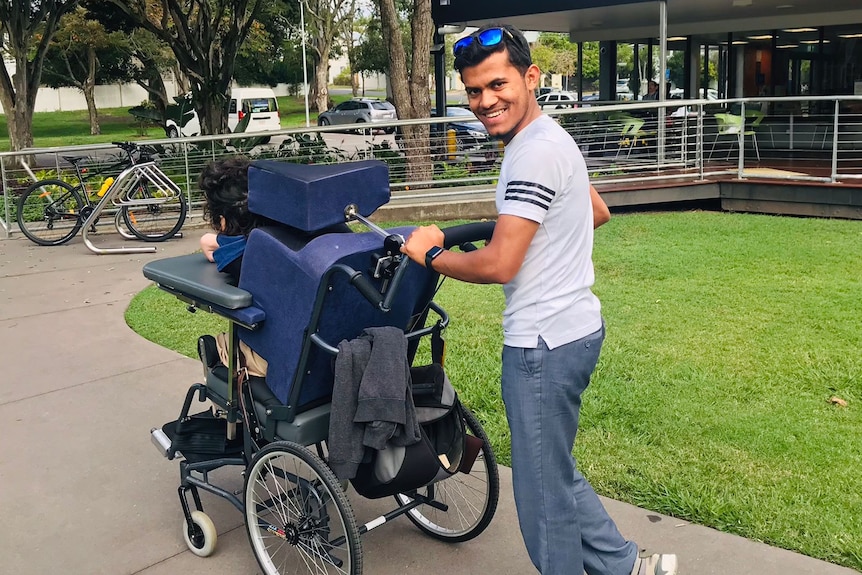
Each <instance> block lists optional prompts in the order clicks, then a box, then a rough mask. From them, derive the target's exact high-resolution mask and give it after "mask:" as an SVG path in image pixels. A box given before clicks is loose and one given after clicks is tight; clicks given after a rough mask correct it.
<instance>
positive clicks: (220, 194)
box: [198, 156, 266, 236]
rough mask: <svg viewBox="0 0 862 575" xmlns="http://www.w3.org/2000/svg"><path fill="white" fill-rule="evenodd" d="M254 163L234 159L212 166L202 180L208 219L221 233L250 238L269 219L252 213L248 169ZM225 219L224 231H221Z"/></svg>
mask: <svg viewBox="0 0 862 575" xmlns="http://www.w3.org/2000/svg"><path fill="white" fill-rule="evenodd" d="M250 163H251V161H250V160H249V159H248V158H244V157H242V156H233V157H230V158H225V159H222V160H217V161H214V162H210V163H209V164H207V165H206V167H204V169H203V171H202V172H201V175H200V177H199V178H198V186H199V187H200V189H201V190H202V191H203V193H204V197H205V198H206V205H204V218H205V219H206V220H208V221H209V223H210V225H211V226H212V227H213V229H214V230H216V231H217V232H221V233H223V234H225V235H229V236H239V235H245V236H247V235H248V234H249V233H250V232H251V230H253V229H254V228H256V227H258V226H261V225H265V223H266V219H265V218H263V217H261V216H258V215H256V214H253V213H251V212H249V211H248V166H249V164H250ZM221 218H224V229H222V227H221Z"/></svg>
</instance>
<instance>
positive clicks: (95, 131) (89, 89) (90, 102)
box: [81, 46, 102, 136]
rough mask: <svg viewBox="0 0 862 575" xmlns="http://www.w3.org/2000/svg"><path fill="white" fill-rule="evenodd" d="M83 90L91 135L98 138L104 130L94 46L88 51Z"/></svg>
mask: <svg viewBox="0 0 862 575" xmlns="http://www.w3.org/2000/svg"><path fill="white" fill-rule="evenodd" d="M81 90H82V91H83V92H84V99H85V100H86V101H87V112H88V113H89V114H90V135H91V136H98V135H99V134H101V133H102V129H101V128H100V127H99V113H98V111H97V110H96V96H95V92H96V49H95V48H93V47H92V46H90V47H89V49H88V50H87V79H86V80H84V85H83V86H82V87H81Z"/></svg>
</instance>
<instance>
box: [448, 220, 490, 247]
mask: <svg viewBox="0 0 862 575" xmlns="http://www.w3.org/2000/svg"><path fill="white" fill-rule="evenodd" d="M496 224H497V222H494V221H487V222H474V223H470V224H462V225H460V226H452V227H450V228H444V229H443V230H442V231H443V247H444V248H446V249H447V250H448V249H451V248H453V247H455V246H461V245H462V244H471V243H473V242H479V241H488V240H490V239H491V236H493V235H494V226H495V225H496ZM462 249H463V248H462ZM465 251H469V249H467V250H465Z"/></svg>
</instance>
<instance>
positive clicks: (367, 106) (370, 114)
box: [317, 98, 397, 133]
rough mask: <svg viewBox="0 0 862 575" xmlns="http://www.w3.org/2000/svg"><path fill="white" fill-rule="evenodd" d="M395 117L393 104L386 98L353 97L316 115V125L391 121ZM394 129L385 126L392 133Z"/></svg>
mask: <svg viewBox="0 0 862 575" xmlns="http://www.w3.org/2000/svg"><path fill="white" fill-rule="evenodd" d="M396 119H397V116H396V115H395V106H393V105H392V104H390V103H389V102H387V101H386V100H375V99H371V98H354V99H352V100H347V101H346V102H342V103H340V104H338V105H337V106H335V107H334V108H332V109H331V110H327V111H325V112H322V113H321V114H320V115H319V116H318V117H317V125H318V126H329V125H338V124H363V123H373V122H393V121H395V120H396ZM394 130H395V128H394V127H392V128H386V132H388V133H392V132H393V131H394Z"/></svg>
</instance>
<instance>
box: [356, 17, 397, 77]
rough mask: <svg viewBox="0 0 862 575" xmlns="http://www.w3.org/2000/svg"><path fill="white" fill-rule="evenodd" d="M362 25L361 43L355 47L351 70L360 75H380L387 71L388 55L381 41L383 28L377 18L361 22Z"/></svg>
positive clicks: (384, 44)
mask: <svg viewBox="0 0 862 575" xmlns="http://www.w3.org/2000/svg"><path fill="white" fill-rule="evenodd" d="M361 25H364V30H363V34H362V42H360V43H359V45H358V46H356V49H355V55H354V63H353V65H352V66H353V67H352V68H351V70H353V71H354V72H357V73H360V74H365V75H368V74H371V73H375V72H376V73H380V74H385V73H387V72H388V71H389V53H388V52H387V50H386V43H385V42H384V41H383V27H382V25H381V23H380V19H379V18H370V19H368V20H364V21H361Z"/></svg>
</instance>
